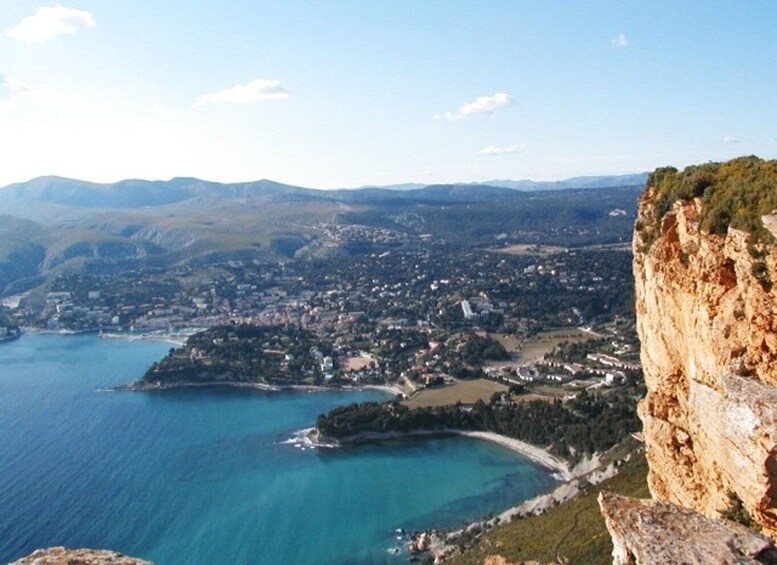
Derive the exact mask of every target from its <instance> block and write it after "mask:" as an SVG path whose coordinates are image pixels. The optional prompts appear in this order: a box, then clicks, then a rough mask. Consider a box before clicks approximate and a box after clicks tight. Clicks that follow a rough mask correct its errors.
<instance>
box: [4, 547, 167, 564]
mask: <svg viewBox="0 0 777 565" xmlns="http://www.w3.org/2000/svg"><path fill="white" fill-rule="evenodd" d="M10 565H154V564H153V563H152V562H151V561H144V560H143V559H136V558H134V557H127V556H126V555H123V554H121V553H118V552H116V551H109V550H105V549H68V548H66V547H50V548H48V549H38V550H36V551H34V552H33V553H31V554H30V555H28V556H27V557H22V558H21V559H19V560H17V561H14V562H13V563H11V564H10Z"/></svg>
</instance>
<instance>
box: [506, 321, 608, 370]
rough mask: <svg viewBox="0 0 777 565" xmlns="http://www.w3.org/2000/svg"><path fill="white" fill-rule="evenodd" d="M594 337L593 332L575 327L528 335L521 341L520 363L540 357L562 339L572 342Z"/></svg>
mask: <svg viewBox="0 0 777 565" xmlns="http://www.w3.org/2000/svg"><path fill="white" fill-rule="evenodd" d="M594 338H596V335H595V334H592V333H590V332H586V331H584V330H580V329H577V328H569V329H563V330H551V331H547V332H541V333H538V334H537V335H536V336H534V337H530V338H529V339H527V340H526V341H524V342H523V346H522V347H521V356H520V359H521V363H531V362H533V361H538V360H539V359H542V357H543V356H544V355H545V354H546V353H548V352H550V351H552V350H553V348H554V347H555V346H556V345H558V344H559V343H562V342H564V341H569V342H573V343H574V342H580V341H588V340H589V339H594Z"/></svg>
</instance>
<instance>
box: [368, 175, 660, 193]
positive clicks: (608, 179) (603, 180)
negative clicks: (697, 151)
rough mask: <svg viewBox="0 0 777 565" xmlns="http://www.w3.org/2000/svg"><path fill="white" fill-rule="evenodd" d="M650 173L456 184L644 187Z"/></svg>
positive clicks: (529, 187)
mask: <svg viewBox="0 0 777 565" xmlns="http://www.w3.org/2000/svg"><path fill="white" fill-rule="evenodd" d="M649 174H650V173H634V174H629V175H609V176H587V177H572V178H568V179H564V180H555V181H534V180H528V179H525V180H496V179H494V180H487V181H482V182H466V183H456V184H459V185H465V186H498V187H501V188H511V189H513V190H523V191H526V192H532V191H536V190H566V189H570V188H612V187H617V186H636V185H644V184H645V183H646V182H647V178H648V175H649ZM426 186H429V185H427V184H420V183H406V184H393V185H385V186H377V185H374V186H362V187H359V189H364V188H384V189H386V190H416V189H419V188H424V187H426Z"/></svg>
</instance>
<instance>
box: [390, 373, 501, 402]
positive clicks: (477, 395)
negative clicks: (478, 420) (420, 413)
mask: <svg viewBox="0 0 777 565" xmlns="http://www.w3.org/2000/svg"><path fill="white" fill-rule="evenodd" d="M495 392H507V387H506V386H505V385H502V384H499V383H495V382H494V381H489V380H486V379H476V380H474V381H458V382H457V383H456V384H452V385H448V386H444V387H440V388H429V389H426V390H422V391H421V392H419V393H418V394H416V395H415V396H413V397H412V398H410V399H409V400H406V401H404V403H403V404H405V405H407V406H408V407H409V408H426V407H432V406H447V405H449V404H456V403H457V402H461V403H462V404H475V403H476V402H477V401H478V400H482V401H483V402H488V401H489V400H490V399H491V395H493V394H494V393H495Z"/></svg>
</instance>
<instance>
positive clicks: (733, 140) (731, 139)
mask: <svg viewBox="0 0 777 565" xmlns="http://www.w3.org/2000/svg"><path fill="white" fill-rule="evenodd" d="M723 143H739V138H736V137H731V136H730V135H727V136H726V137H724V138H723Z"/></svg>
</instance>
